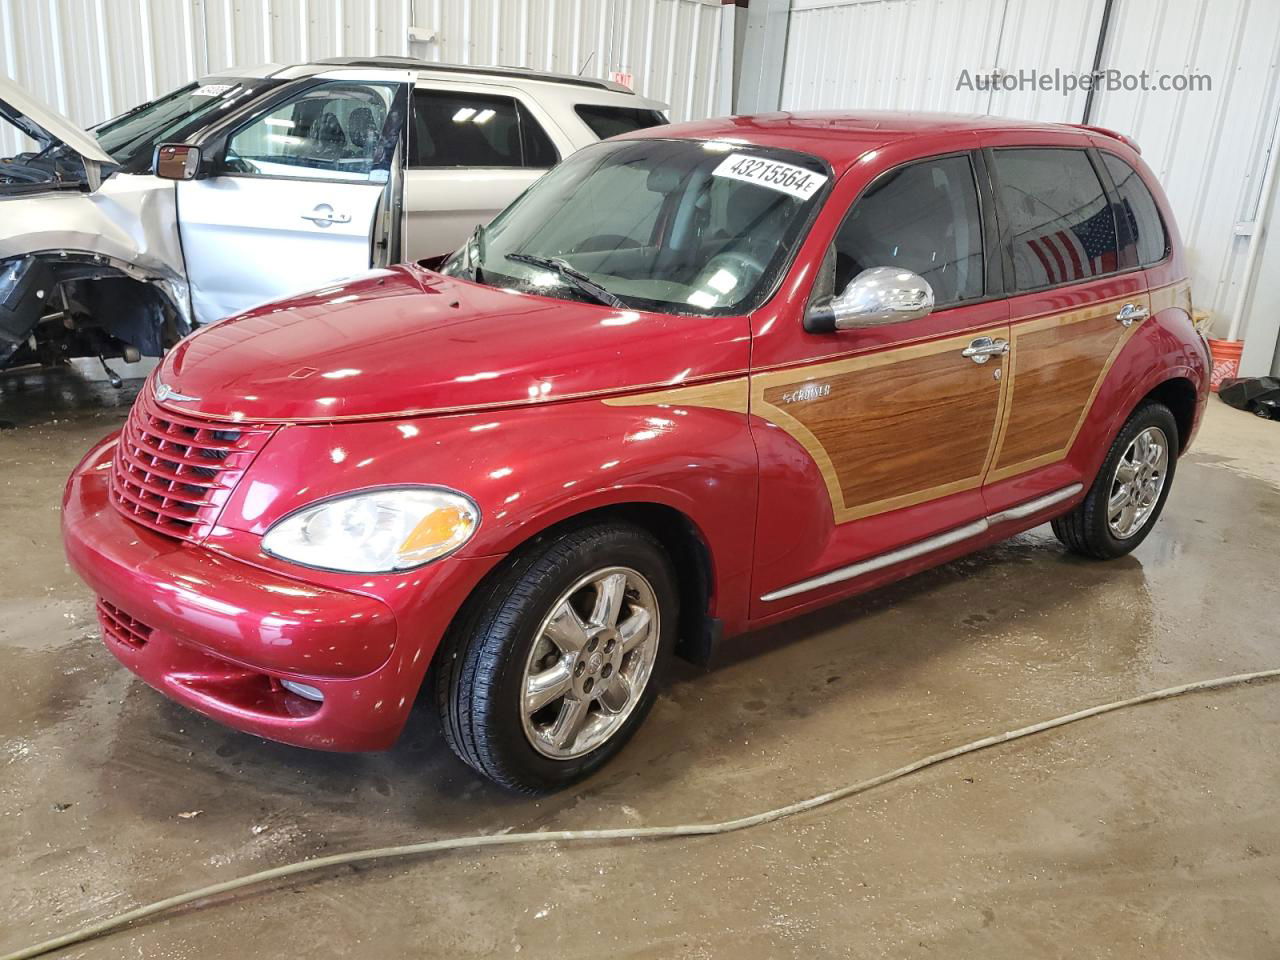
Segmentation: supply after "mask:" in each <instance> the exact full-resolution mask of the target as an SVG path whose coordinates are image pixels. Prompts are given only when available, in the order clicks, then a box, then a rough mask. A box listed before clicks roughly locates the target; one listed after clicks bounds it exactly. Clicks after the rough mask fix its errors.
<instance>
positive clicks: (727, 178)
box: [63, 114, 1208, 791]
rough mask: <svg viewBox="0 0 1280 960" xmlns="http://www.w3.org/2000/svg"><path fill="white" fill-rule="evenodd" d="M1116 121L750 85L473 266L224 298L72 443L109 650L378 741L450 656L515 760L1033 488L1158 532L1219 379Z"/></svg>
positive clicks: (1081, 536)
mask: <svg viewBox="0 0 1280 960" xmlns="http://www.w3.org/2000/svg"><path fill="white" fill-rule="evenodd" d="M1190 305H1191V304H1190V293H1189V289H1188V284H1187V281H1186V265H1185V263H1184V259H1183V253H1182V250H1181V246H1180V242H1179V239H1178V234H1177V231H1176V229H1175V227H1174V222H1173V218H1172V216H1171V215H1170V211H1169V206H1168V202H1167V201H1166V200H1165V198H1164V195H1163V193H1162V191H1161V190H1160V187H1159V186H1158V185H1157V183H1156V182H1155V180H1154V178H1153V177H1152V175H1151V171H1150V170H1149V169H1148V168H1147V166H1146V165H1145V164H1144V163H1143V162H1142V160H1141V158H1140V157H1139V156H1138V151H1137V149H1136V148H1135V147H1134V146H1133V145H1132V144H1131V143H1129V142H1128V141H1127V140H1126V139H1125V138H1124V137H1122V136H1119V135H1117V134H1114V133H1111V132H1109V131H1106V130H1101V129H1094V128H1079V127H1071V126H1056V125H1033V124H1023V123H1014V122H1007V121H1001V120H995V119H979V118H956V117H945V116H919V115H896V114H880V115H872V114H860V115H847V116H846V115H820V114H815V115H790V114H773V115H768V116H761V117H754V118H751V117H739V118H733V119H729V120H712V121H708V122H704V123H697V124H687V125H684V126H676V127H662V128H659V129H656V130H652V131H643V132H640V133H637V134H634V135H629V136H626V137H623V138H620V139H615V140H612V141H609V142H605V143H602V144H598V145H596V146H593V147H589V148H587V149H585V150H583V151H581V152H580V153H578V154H575V155H574V156H573V157H571V158H570V159H569V160H567V161H566V162H565V163H563V164H562V165H561V166H559V167H558V168H556V169H555V170H553V171H552V172H551V173H549V174H547V175H546V176H545V177H543V178H542V179H541V180H539V181H538V182H537V183H536V184H535V185H534V186H533V187H532V188H530V189H529V190H528V191H527V192H526V193H525V194H524V195H523V196H522V197H520V198H519V199H518V200H517V201H516V202H515V203H514V204H512V205H511V206H510V207H508V208H507V210H506V211H504V212H503V213H502V214H500V215H499V216H498V218H497V219H496V220H494V222H493V223H492V224H491V225H490V226H489V227H488V228H486V229H479V228H478V229H477V230H476V233H475V234H474V235H473V237H472V238H471V240H470V241H469V242H468V243H467V244H466V245H465V246H464V247H463V248H462V249H461V250H459V251H458V252H457V253H456V254H454V255H453V257H452V258H451V259H450V260H448V261H447V262H446V263H445V264H444V266H443V268H442V270H441V272H439V273H435V272H431V271H428V270H425V269H420V268H418V267H415V266H403V267H397V268H395V269H391V270H381V271H375V272H373V273H371V274H368V275H367V276H364V277H361V278H359V279H356V280H353V281H351V282H349V283H344V284H342V285H340V286H333V287H330V288H327V289H324V290H317V291H315V292H314V293H310V294H308V295H306V296H301V297H297V298H294V299H292V300H288V301H283V302H280V303H274V304H268V305H266V306H263V307H259V308H257V309H255V310H252V311H250V312H248V313H245V314H243V315H239V316H234V317H231V318H229V319H227V320H224V321H222V322H220V323H217V324H214V325H212V326H209V327H207V328H205V329H202V330H200V331H199V332H197V333H196V334H194V335H192V336H191V337H189V338H187V339H186V340H185V341H183V342H182V343H181V344H180V345H179V346H178V347H177V348H175V349H174V350H173V351H172V352H171V353H170V354H169V355H168V356H167V357H166V358H165V360H164V362H163V363H162V364H161V366H160V367H159V368H158V370H157V371H156V374H155V375H154V376H153V377H152V378H151V380H150V381H149V383H148V384H147V385H146V387H145V388H144V390H143V392H142V394H141V395H140V396H139V398H138V400H137V402H136V404H135V405H134V408H133V410H132V412H131V413H130V415H129V419H128V422H127V423H126V424H125V427H124V429H123V430H122V431H121V432H120V433H118V434H116V435H113V436H111V437H108V438H107V439H106V440H104V441H103V442H102V443H100V444H99V445H98V446H96V447H95V448H94V449H93V450H91V451H90V452H89V454H88V456H86V457H85V459H84V461H83V462H82V463H81V464H80V465H79V466H78V467H77V468H76V470H75V472H74V474H73V475H72V476H71V479H70V482H69V483H68V486H67V490H66V497H65V502H64V509H63V531H64V536H65V539H66V545H67V551H68V554H69V556H70V558H71V562H72V564H73V565H74V566H75V568H76V570H77V571H78V572H79V573H80V575H81V576H82V577H83V578H84V579H85V580H86V581H88V583H89V584H90V586H91V587H92V588H93V590H94V592H95V593H96V594H97V596H98V611H99V614H100V617H101V621H102V628H103V632H104V634H105V637H106V643H107V645H108V647H109V648H110V649H111V651H112V652H113V653H114V654H115V655H116V656H117V657H119V658H120V660H122V661H123V662H124V663H125V665H126V666H128V667H129V668H130V669H131V670H133V671H135V672H136V673H137V674H138V675H139V676H141V677H142V678H143V679H144V680H145V681H146V682H147V683H149V684H151V685H152V686H154V687H156V688H157V689H158V690H160V691H161V692H163V693H164V694H165V695H167V696H169V697H172V698H173V699H175V700H178V701H179V702H181V703H184V704H186V705H188V706H190V707H191V708H193V709H195V710H197V711H199V712H201V713H203V714H206V715H207V716H210V717H213V718H215V719H217V720H220V721H222V722H224V723H226V724H229V725H230V726H233V727H236V728H238V729H241V730H246V731H250V732H252V733H255V734H258V735H260V736H263V737H269V738H272V739H275V740H281V741H284V742H286V743H292V744H299V745H302V746H307V747H318V748H324V749H331V750H370V749H378V748H383V747H387V746H389V745H390V744H391V743H392V742H393V741H394V740H395V739H396V737H397V735H398V734H399V732H400V730H401V727H402V726H403V724H404V722H405V718H406V716H407V714H408V713H409V710H410V707H411V706H412V704H413V702H414V700H415V698H416V697H417V696H418V693H419V690H420V688H421V687H422V685H423V683H424V680H426V679H427V678H428V677H430V681H429V682H430V684H431V686H432V688H433V692H434V696H435V698H436V702H437V703H438V706H439V710H440V713H441V716H442V718H443V724H444V730H445V733H446V735H447V737H448V740H449V743H450V745H451V746H452V747H453V749H454V750H455V751H456V752H457V753H458V755H459V756H461V757H462V758H463V759H464V760H465V761H466V762H467V763H469V764H471V766H473V767H474V768H475V769H476V770H477V771H479V772H480V773H482V774H484V775H485V776H487V777H490V778H491V779H493V780H495V781H497V782H498V783H500V784H503V785H505V786H507V787H511V788H515V789H519V790H526V791H539V790H548V789H554V788H556V787H559V786H561V785H564V784H566V783H569V782H571V781H573V780H576V779H578V778H580V777H582V776H584V775H586V774H587V773H589V772H590V771H592V770H593V769H595V768H597V767H599V766H600V765H601V764H602V763H604V762H605V761H606V760H607V759H608V758H609V757H610V756H612V755H613V754H614V753H616V752H617V751H618V750H619V749H620V748H621V747H622V745H623V744H624V743H625V741H626V740H627V739H628V737H630V736H631V734H632V733H633V732H634V731H635V729H636V727H637V726H638V725H639V724H640V722H641V721H642V720H643V718H644V716H645V714H646V713H647V711H648V710H649V708H650V706H651V705H652V703H653V700H654V697H655V691H656V688H657V686H658V682H659V678H660V676H661V673H662V669H663V666H664V664H665V663H666V661H667V660H668V659H669V658H670V657H671V656H672V654H673V653H675V652H677V651H682V652H685V653H688V654H690V655H693V656H698V655H701V654H704V653H705V651H706V649H707V648H708V647H709V645H710V644H711V643H712V642H713V641H715V640H718V639H719V638H721V637H727V636H731V635H733V634H738V633H741V632H743V631H744V630H749V629H752V628H754V627H759V626H761V625H763V624H766V623H771V622H774V621H778V620H781V619H784V618H787V617H793V616H796V615H797V614H799V613H802V612H804V611H807V610H812V609H814V608H815V607H818V606H820V605H822V604H827V603H831V602H832V601H835V600H839V599H842V598H845V597H848V596H850V595H852V594H855V593H858V592H860V591H864V590H867V589H869V588H872V587H875V586H877V585H879V584H883V583H886V582H888V581H891V580H896V579H898V578H900V577H904V576H907V575H909V574H912V573H914V572H916V571H919V570H922V569H924V568H926V567H930V566H933V565H935V564H939V563H943V562H945V561H947V560H950V559H952V558H954V557H957V556H959V555H961V554H964V553H966V552H969V551H972V550H976V549H978V548H981V547H983V546H986V545H988V544H991V543H993V542H995V541H998V540H1001V539H1003V538H1005V537H1008V536H1010V535H1011V534H1014V533H1017V532H1019V531H1021V530H1025V529H1027V528H1029V527H1032V526H1035V525H1037V524H1040V523H1044V522H1045V521H1052V522H1053V529H1054V531H1055V532H1056V533H1057V535H1058V537H1059V538H1060V539H1061V540H1062V542H1063V543H1064V544H1065V545H1066V547H1067V548H1068V549H1070V550H1073V551H1075V552H1077V553H1081V554H1084V555H1087V556H1091V557H1099V558H1106V557H1115V556H1119V555H1121V554H1124V553H1127V552H1129V551H1130V550H1132V549H1133V548H1134V547H1135V546H1137V545H1138V544H1139V543H1141V542H1142V539H1143V538H1144V537H1145V536H1146V535H1147V533H1148V532H1149V531H1150V530H1151V527H1152V525H1153V524H1154V523H1155V521H1156V518H1157V517H1158V516H1159V514H1160V510H1161V507H1162V506H1163V504H1164V500H1165V498H1166V497H1167V496H1168V493H1169V485H1170V482H1171V481H1172V479H1173V473H1174V467H1175V465H1176V464H1177V460H1178V456H1179V455H1180V454H1181V453H1182V452H1183V451H1184V450H1186V448H1187V445H1188V443H1189V442H1190V441H1191V438H1192V436H1193V434H1194V433H1195V430H1196V426H1197V422H1198V421H1199V418H1200V414H1201V411H1202V410H1203V407H1204V402H1205V397H1206V383H1207V375H1206V373H1207V367H1208V355H1207V351H1206V347H1205V344H1204V342H1203V341H1202V339H1201V338H1200V337H1199V336H1198V334H1197V333H1196V331H1195V329H1194V328H1193V326H1192V324H1191V317H1190Z"/></svg>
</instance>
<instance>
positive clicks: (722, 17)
mask: <svg viewBox="0 0 1280 960" xmlns="http://www.w3.org/2000/svg"><path fill="white" fill-rule="evenodd" d="M732 15H733V13H732V8H725V7H722V6H721V5H720V3H719V2H718V0H0V73H3V74H5V75H6V76H9V77H11V78H13V79H15V80H17V81H18V82H19V83H20V84H22V85H23V86H24V87H26V88H27V89H28V90H30V91H31V92H32V93H34V94H35V95H37V96H39V97H41V98H42V99H44V100H45V101H47V102H48V103H49V104H51V105H52V106H54V107H56V108H58V109H59V110H60V111H61V112H62V113H64V114H66V115H67V116H69V117H71V118H72V119H73V120H75V121H76V122H77V123H80V124H82V125H85V126H87V125H89V124H92V123H96V122H98V121H99V120H103V119H106V118H107V117H111V116H114V115H115V114H117V113H120V112H122V111H124V110H126V109H128V108H129V107H132V106H134V105H136V104H138V103H141V102H143V101H145V100H148V99H150V98H152V97H154V96H156V95H158V94H161V93H164V92H165V91H168V90H172V89H174V88H175V87H178V86H181V85H182V84H184V83H186V82H187V81H189V80H191V79H193V78H195V77H197V76H200V75H203V74H206V73H210V72H213V71H217V70H222V69H225V68H227V67H231V66H236V65H243V64H257V63H267V62H275V63H298V62H303V61H306V60H309V59H317V58H321V57H337V56H368V55H372V54H395V55H398V56H416V57H422V58H423V59H427V60H433V61H446V62H453V63H468V64H484V65H491V64H500V65H504V66H525V67H532V68H535V69H539V70H554V71H557V72H561V73H578V72H579V71H581V72H582V73H584V74H585V75H587V76H593V77H608V76H609V74H610V72H611V71H621V72H624V73H630V74H631V75H632V76H633V77H634V78H635V88H636V90H637V92H639V93H642V94H644V95H646V96H651V97H655V98H657V99H659V100H663V101H664V102H667V103H670V104H671V116H672V118H673V119H687V118H697V117H704V116H709V115H712V114H715V113H723V112H727V111H728V102H727V99H723V98H726V97H727V94H728V84H727V82H725V81H724V79H723V75H724V73H725V70H724V69H723V68H724V67H725V66H727V65H725V64H721V63H720V62H719V51H720V47H721V43H720V33H721V30H722V28H723V26H724V24H725V21H726V19H727V18H729V17H731V16H732ZM410 28H413V30H414V35H415V36H420V37H424V38H431V39H424V40H411V39H410ZM0 128H3V130H0V155H8V154H10V153H12V152H13V151H14V150H16V149H19V143H18V141H17V139H16V138H15V137H14V136H13V135H12V134H11V133H10V132H9V130H8V129H7V128H8V125H7V124H0Z"/></svg>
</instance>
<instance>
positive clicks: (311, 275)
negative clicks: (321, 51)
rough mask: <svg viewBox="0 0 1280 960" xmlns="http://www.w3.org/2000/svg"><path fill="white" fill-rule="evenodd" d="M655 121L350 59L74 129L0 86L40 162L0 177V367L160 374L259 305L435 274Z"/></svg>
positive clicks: (430, 66) (625, 93)
mask: <svg viewBox="0 0 1280 960" xmlns="http://www.w3.org/2000/svg"><path fill="white" fill-rule="evenodd" d="M664 109H665V107H664V105H663V104H661V103H657V102H655V101H652V100H647V99H645V98H643V97H640V96H637V95H636V94H634V93H632V92H631V91H629V90H628V89H627V88H626V87H623V86H620V85H618V84H615V83H611V82H608V81H604V80H597V79H592V78H588V77H573V76H561V75H558V74H543V73H536V72H532V71H528V70H517V69H508V68H502V67H462V66H453V65H449V64H438V63H428V62H425V61H419V60H411V59H402V58H395V57H379V58H372V59H358V58H346V59H340V60H325V61H319V62H316V63H309V64H303V65H299V66H290V67H282V66H278V65H268V66H263V67H256V68H241V69H236V70H233V71H231V72H229V73H226V74H219V75H214V76H210V77H205V78H203V79H201V80H198V81H196V82H194V83H191V84H188V85H187V86H185V87H182V88H181V89H179V90H176V91H174V92H173V93H170V94H167V95H166V96H163V97H160V98H159V99H157V100H153V101H151V102H149V103H144V104H142V105H141V106H139V107H136V108H134V109H133V110H130V111H129V112H127V113H125V114H122V115H121V116H119V117H116V118H114V119H112V120H109V121H107V122H105V123H102V124H100V125H98V126H97V127H94V128H92V129H91V130H88V131H86V130H84V129H82V128H80V127H78V126H76V125H75V124H73V123H71V122H70V121H69V120H67V119H66V118H64V117H62V116H60V115H59V114H58V113H57V112H55V111H53V110H51V109H50V108H49V107H47V106H45V105H44V104H42V103H40V102H39V101H38V100H37V99H36V98H34V97H32V96H30V95H29V94H27V93H26V92H25V91H24V90H22V89H21V88H20V87H18V86H17V85H16V84H14V83H13V82H12V81H10V80H8V79H6V78H4V77H2V76H0V126H3V125H5V124H8V125H9V126H10V127H11V129H12V128H16V132H17V133H18V134H19V135H20V137H21V138H22V139H23V140H26V141H31V143H32V144H33V146H31V145H30V144H28V146H31V148H30V149H26V150H23V151H21V152H19V153H17V154H16V155H14V156H12V157H9V158H7V159H0V368H3V367H5V366H16V365H19V364H26V363H44V364H54V363H58V362H62V361H65V360H66V359H68V358H71V357H81V356H88V357H93V356H96V357H100V358H103V364H104V366H106V359H107V358H112V357H123V358H124V359H125V360H128V361H134V360H137V359H139V358H140V357H142V356H159V355H161V354H162V352H163V351H164V350H165V349H166V348H167V347H168V346H170V345H172V344H173V343H175V342H176V341H177V340H178V339H180V338H181V337H182V336H184V335H185V334H186V333H188V332H189V331H190V330H191V329H192V328H193V327H195V326H197V325H200V324H204V323H210V322H212V321H214V320H217V319H220V318H222V317H224V316H229V315H231V314H234V313H239V312H241V311H243V310H245V309H247V308H248V307H251V306H254V305H255V304H258V303H262V302H264V301H267V300H271V299H275V298H278V297H283V296H287V295H289V294H292V293H298V292H301V291H303V290H308V289H314V288H317V287H322V286H324V285H327V284H329V283H331V282H334V281H337V280H340V279H343V278H345V277H348V276H351V275H353V274H356V273H359V272H361V271H362V270H365V269H368V268H370V267H377V266H382V265H386V264H389V263H395V262H400V261H406V260H428V261H430V260H432V259H434V258H440V257H443V256H445V255H446V254H449V253H451V252H452V251H453V250H455V249H457V248H458V247H459V246H460V245H461V244H462V243H463V241H464V240H465V239H466V238H467V236H469V235H470V233H471V232H472V231H473V230H474V229H475V227H476V226H477V225H478V224H483V223H487V222H488V221H489V220H490V219H491V218H492V217H493V215H494V214H496V213H497V212H498V211H499V210H501V209H502V208H503V207H505V206H506V205H507V204H508V203H509V202H510V201H512V200H513V199H515V197H516V196H518V195H519V194H520V193H521V192H522V191H523V190H524V189H525V188H526V187H527V186H528V185H529V184H531V183H532V182H533V181H534V180H536V179H537V178H538V177H539V176H540V175H541V174H542V173H543V172H545V171H546V170H547V169H549V168H550V167H551V166H553V165H554V164H556V163H558V162H559V161H560V160H561V159H562V158H564V157H566V156H568V155H569V154H570V153H572V152H573V151H575V150H577V149H578V148H580V147H583V146H586V145H587V144H589V143H593V142H595V141H596V140H599V139H603V138H604V137H609V136H613V135H615V134H618V133H623V132H626V131H628V130H634V129H639V128H642V127H650V126H654V125H657V124H661V123H665V122H666V116H665V115H664V113H663V110H664ZM16 139H18V138H15V137H10V138H9V140H10V141H14V140H16ZM0 142H3V141H0ZM108 372H110V370H109V368H108Z"/></svg>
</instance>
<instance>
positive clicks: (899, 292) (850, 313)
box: [804, 267, 933, 333]
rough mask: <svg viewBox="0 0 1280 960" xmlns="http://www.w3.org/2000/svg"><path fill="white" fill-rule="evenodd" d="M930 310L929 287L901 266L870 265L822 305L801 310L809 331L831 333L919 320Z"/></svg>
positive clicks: (931, 289) (931, 302) (931, 299)
mask: <svg viewBox="0 0 1280 960" xmlns="http://www.w3.org/2000/svg"><path fill="white" fill-rule="evenodd" d="M932 312H933V287H931V286H929V281H927V280H925V278H924V277H922V276H920V275H919V274H918V273H912V272H911V271H910V270H906V269H903V268H902V267H871V268H870V269H867V270H863V271H862V272H861V273H860V274H858V275H857V276H856V277H854V278H853V279H852V280H851V281H850V282H849V285H848V286H847V287H845V288H844V290H842V291H841V292H840V293H839V294H838V295H837V296H835V297H832V298H831V300H830V301H829V302H828V303H826V304H825V305H823V306H813V307H810V308H809V311H808V312H807V313H806V314H805V318H804V327H805V329H806V330H808V331H809V332H810V333H834V332H835V331H837V330H856V329H858V328H860V327H879V326H883V325H885V324H887V323H904V322H906V321H908V320H919V319H920V318H921V317H927V316H928V315H929V314H930V313H932Z"/></svg>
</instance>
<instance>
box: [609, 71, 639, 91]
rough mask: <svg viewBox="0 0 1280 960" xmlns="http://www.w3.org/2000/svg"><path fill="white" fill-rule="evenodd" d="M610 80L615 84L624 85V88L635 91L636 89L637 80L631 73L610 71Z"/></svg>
mask: <svg viewBox="0 0 1280 960" xmlns="http://www.w3.org/2000/svg"><path fill="white" fill-rule="evenodd" d="M609 79H610V80H612V81H613V82H614V83H620V84H622V85H623V86H624V87H626V88H627V89H628V90H634V89H635V79H636V78H635V77H633V76H632V75H631V74H630V73H624V72H623V71H621V70H610V71H609Z"/></svg>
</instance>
